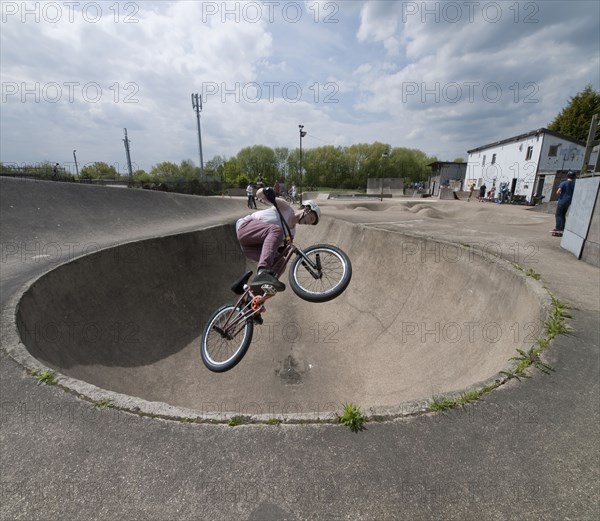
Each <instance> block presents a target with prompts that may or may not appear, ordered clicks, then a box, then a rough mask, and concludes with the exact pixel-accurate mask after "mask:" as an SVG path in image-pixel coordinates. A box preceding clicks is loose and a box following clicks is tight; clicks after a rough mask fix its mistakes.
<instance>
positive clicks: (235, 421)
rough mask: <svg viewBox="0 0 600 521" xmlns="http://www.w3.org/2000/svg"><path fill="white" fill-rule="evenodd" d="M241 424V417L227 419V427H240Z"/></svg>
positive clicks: (242, 420)
mask: <svg viewBox="0 0 600 521" xmlns="http://www.w3.org/2000/svg"><path fill="white" fill-rule="evenodd" d="M242 423H244V418H242V417H241V416H233V417H232V418H229V421H228V422H227V425H229V426H230V427H237V426H238V425H242Z"/></svg>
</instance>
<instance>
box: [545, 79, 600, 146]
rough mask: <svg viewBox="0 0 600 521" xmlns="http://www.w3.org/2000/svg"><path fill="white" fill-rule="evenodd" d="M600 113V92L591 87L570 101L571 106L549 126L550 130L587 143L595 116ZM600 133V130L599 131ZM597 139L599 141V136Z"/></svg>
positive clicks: (587, 87)
mask: <svg viewBox="0 0 600 521" xmlns="http://www.w3.org/2000/svg"><path fill="white" fill-rule="evenodd" d="M598 113H600V92H598V91H596V90H594V89H593V88H592V86H591V85H587V86H586V87H585V89H583V90H582V91H581V92H579V93H578V94H576V95H575V96H573V97H572V98H570V99H569V104H568V105H567V106H566V107H565V108H564V109H563V110H562V111H561V112H560V114H558V116H556V117H555V118H554V121H552V123H550V125H548V129H549V130H554V131H555V132H560V133H561V134H564V135H565V136H568V137H571V138H573V139H578V140H579V141H583V142H586V141H587V138H588V134H589V131H590V123H591V121H592V117H593V116H594V114H598ZM598 132H599V133H600V128H599V129H598ZM595 139H598V134H597V135H596V137H595Z"/></svg>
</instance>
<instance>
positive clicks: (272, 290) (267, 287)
mask: <svg viewBox="0 0 600 521" xmlns="http://www.w3.org/2000/svg"><path fill="white" fill-rule="evenodd" d="M260 289H262V290H263V292H264V294H265V295H275V294H276V293H277V290H276V289H275V288H274V287H273V286H271V285H270V284H263V285H262V286H261V287H260Z"/></svg>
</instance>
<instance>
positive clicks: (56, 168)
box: [52, 163, 60, 180]
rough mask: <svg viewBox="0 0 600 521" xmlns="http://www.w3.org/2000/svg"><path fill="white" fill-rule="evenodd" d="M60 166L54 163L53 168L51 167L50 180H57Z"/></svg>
mask: <svg viewBox="0 0 600 521" xmlns="http://www.w3.org/2000/svg"><path fill="white" fill-rule="evenodd" d="M59 166H60V165H59V164H58V163H56V164H55V165H54V166H53V167H52V179H54V180H56V179H57V178H58V167H59Z"/></svg>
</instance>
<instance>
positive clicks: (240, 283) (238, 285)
mask: <svg viewBox="0 0 600 521" xmlns="http://www.w3.org/2000/svg"><path fill="white" fill-rule="evenodd" d="M251 276H252V271H247V272H246V273H244V275H242V276H241V277H240V278H239V279H238V280H236V281H235V282H234V283H233V284H232V285H231V291H233V292H234V293H235V294H236V295H241V294H243V293H244V286H245V285H246V283H247V282H248V279H249V278H250V277H251Z"/></svg>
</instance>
